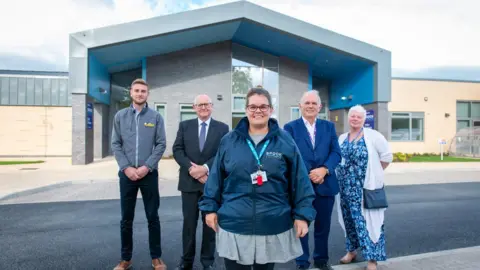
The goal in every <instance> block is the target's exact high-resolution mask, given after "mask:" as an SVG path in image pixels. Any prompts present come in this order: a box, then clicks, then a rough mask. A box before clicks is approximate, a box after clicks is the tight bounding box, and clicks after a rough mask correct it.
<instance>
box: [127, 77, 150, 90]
mask: <svg viewBox="0 0 480 270" xmlns="http://www.w3.org/2000/svg"><path fill="white" fill-rule="evenodd" d="M135 84H142V85H145V86H146V87H147V88H148V83H147V81H145V80H144V79H141V78H138V79H135V80H134V81H133V82H132V84H131V85H130V87H131V88H133V86H134V85H135Z"/></svg>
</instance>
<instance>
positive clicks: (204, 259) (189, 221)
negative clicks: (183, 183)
mask: <svg viewBox="0 0 480 270" xmlns="http://www.w3.org/2000/svg"><path fill="white" fill-rule="evenodd" d="M201 196H202V192H200V191H197V192H182V212H183V232H182V241H183V256H182V262H183V264H184V265H186V266H192V265H193V261H194V259H195V247H196V238H197V223H198V218H199V215H200V210H199V209H198V200H199V199H200V197H201ZM202 222H203V230H202V248H201V251H200V261H201V263H202V265H203V266H204V267H208V266H210V265H212V264H213V262H214V260H215V231H214V230H213V229H212V228H210V227H208V225H207V223H206V222H205V216H204V215H202Z"/></svg>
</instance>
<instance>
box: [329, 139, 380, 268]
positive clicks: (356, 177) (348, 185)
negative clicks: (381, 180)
mask: <svg viewBox="0 0 480 270" xmlns="http://www.w3.org/2000/svg"><path fill="white" fill-rule="evenodd" d="M340 148H341V150H342V157H343V159H344V161H343V162H342V163H341V164H340V165H339V166H338V171H337V177H338V180H339V184H340V206H341V209H342V215H343V220H344V223H345V230H346V234H347V237H346V243H345V244H346V249H347V251H349V252H353V251H355V250H357V249H358V248H361V250H362V255H363V257H364V258H365V260H374V261H385V260H386V259H387V255H386V253H385V235H384V232H383V226H382V234H381V236H380V239H379V241H378V242H377V243H373V241H372V240H371V239H370V237H369V235H368V231H367V226H366V223H365V218H364V217H363V215H362V196H363V182H364V180H365V174H366V171H367V163H368V151H367V146H366V144H365V140H364V138H363V137H362V138H361V139H360V140H358V141H357V142H350V143H349V142H348V138H347V139H345V141H344V142H343V143H342V145H341V146H340Z"/></svg>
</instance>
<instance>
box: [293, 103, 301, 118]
mask: <svg viewBox="0 0 480 270" xmlns="http://www.w3.org/2000/svg"><path fill="white" fill-rule="evenodd" d="M295 109H297V110H298V117H297V118H293V110H295ZM300 117H302V113H301V112H300V107H299V106H290V120H297V119H298V118H300Z"/></svg>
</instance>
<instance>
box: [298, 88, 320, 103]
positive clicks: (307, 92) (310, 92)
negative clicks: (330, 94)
mask: <svg viewBox="0 0 480 270" xmlns="http://www.w3.org/2000/svg"><path fill="white" fill-rule="evenodd" d="M312 93H313V94H314V95H315V96H316V97H317V100H318V104H322V99H321V98H320V95H319V94H318V91H317V90H310V91H306V92H305V93H303V95H302V98H300V104H302V103H303V101H304V100H305V97H306V96H307V95H309V94H312Z"/></svg>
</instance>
